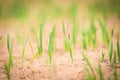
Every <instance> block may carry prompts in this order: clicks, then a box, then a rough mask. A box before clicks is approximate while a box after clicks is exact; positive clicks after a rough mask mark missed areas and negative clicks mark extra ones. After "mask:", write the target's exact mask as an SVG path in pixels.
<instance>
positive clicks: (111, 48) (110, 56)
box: [109, 42, 113, 62]
mask: <svg viewBox="0 0 120 80" xmlns="http://www.w3.org/2000/svg"><path fill="white" fill-rule="evenodd" d="M112 56H113V43H112V42H111V44H110V50H109V60H110V62H111V61H112Z"/></svg>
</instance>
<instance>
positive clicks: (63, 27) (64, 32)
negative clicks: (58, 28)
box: [62, 22, 66, 36]
mask: <svg viewBox="0 0 120 80" xmlns="http://www.w3.org/2000/svg"><path fill="white" fill-rule="evenodd" d="M62 30H63V34H64V36H66V31H65V26H64V22H63V23H62Z"/></svg>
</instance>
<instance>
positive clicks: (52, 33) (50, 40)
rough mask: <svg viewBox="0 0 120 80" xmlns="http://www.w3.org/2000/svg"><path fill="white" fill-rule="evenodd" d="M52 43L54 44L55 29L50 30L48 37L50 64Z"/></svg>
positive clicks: (52, 51) (52, 50) (52, 49)
mask: <svg viewBox="0 0 120 80" xmlns="http://www.w3.org/2000/svg"><path fill="white" fill-rule="evenodd" d="M54 42H55V27H53V28H52V32H51V33H50V35H49V46H48V55H49V59H50V64H52V56H53V53H54V50H55V49H54V48H55V46H54Z"/></svg>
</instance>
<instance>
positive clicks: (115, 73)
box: [113, 53, 118, 80]
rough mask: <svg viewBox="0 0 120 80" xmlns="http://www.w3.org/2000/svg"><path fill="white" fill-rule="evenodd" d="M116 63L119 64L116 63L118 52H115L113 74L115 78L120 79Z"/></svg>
mask: <svg viewBox="0 0 120 80" xmlns="http://www.w3.org/2000/svg"><path fill="white" fill-rule="evenodd" d="M116 65H117V63H116V53H114V73H113V75H114V80H118V74H117V68H116Z"/></svg>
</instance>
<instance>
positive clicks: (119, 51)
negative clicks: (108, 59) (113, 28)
mask: <svg viewBox="0 0 120 80" xmlns="http://www.w3.org/2000/svg"><path fill="white" fill-rule="evenodd" d="M117 53H118V61H119V62H120V45H119V39H118V38H117Z"/></svg>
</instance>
